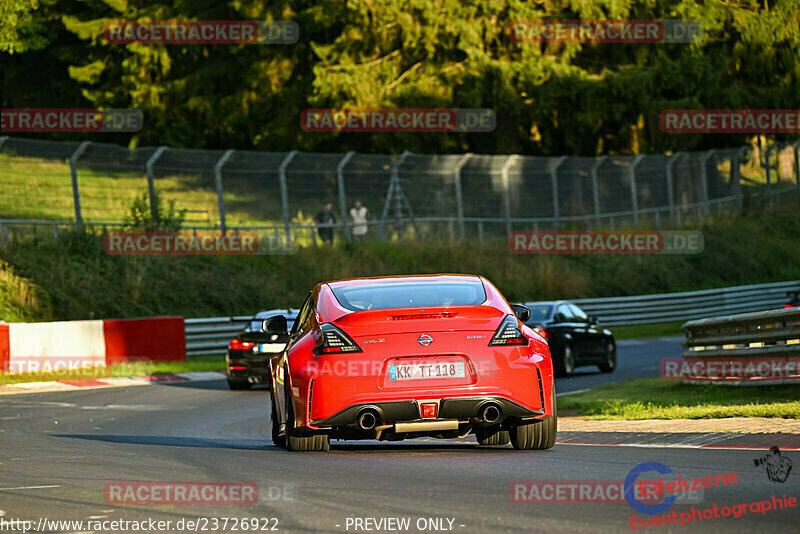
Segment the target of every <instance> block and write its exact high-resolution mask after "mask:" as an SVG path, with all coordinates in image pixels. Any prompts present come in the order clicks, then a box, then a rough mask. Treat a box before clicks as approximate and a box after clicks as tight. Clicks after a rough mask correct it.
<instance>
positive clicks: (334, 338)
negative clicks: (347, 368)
mask: <svg viewBox="0 0 800 534" xmlns="http://www.w3.org/2000/svg"><path fill="white" fill-rule="evenodd" d="M320 328H321V329H322V343H321V344H320V345H317V346H316V347H314V349H313V350H312V351H311V352H313V353H314V355H316V356H319V355H321V354H342V353H346V352H361V349H360V348H359V346H358V345H356V344H355V342H354V341H353V340H352V339H350V336H348V335H347V334H345V333H344V332H342V331H341V330H339V329H338V328H336V327H335V326H333V325H332V324H330V323H325V324H323V325H322V326H321V327H320Z"/></svg>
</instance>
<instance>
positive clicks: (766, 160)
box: [764, 143, 778, 196]
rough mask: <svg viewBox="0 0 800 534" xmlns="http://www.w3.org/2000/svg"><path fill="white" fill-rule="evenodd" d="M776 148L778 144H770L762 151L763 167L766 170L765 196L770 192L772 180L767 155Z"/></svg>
mask: <svg viewBox="0 0 800 534" xmlns="http://www.w3.org/2000/svg"><path fill="white" fill-rule="evenodd" d="M775 148H778V143H772V144H771V145H769V146H768V147H767V150H765V151H764V166H765V167H766V168H767V196H769V194H770V193H771V192H772V179H771V177H770V172H769V155H770V153H771V152H772V150H773V149H775Z"/></svg>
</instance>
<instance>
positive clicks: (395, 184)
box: [378, 150, 411, 241]
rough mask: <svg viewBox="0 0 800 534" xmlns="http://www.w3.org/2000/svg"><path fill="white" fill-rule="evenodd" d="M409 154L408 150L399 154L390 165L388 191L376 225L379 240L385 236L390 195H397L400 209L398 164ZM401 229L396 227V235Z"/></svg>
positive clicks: (399, 233) (390, 200)
mask: <svg viewBox="0 0 800 534" xmlns="http://www.w3.org/2000/svg"><path fill="white" fill-rule="evenodd" d="M410 154H411V152H409V151H408V150H406V151H405V152H403V153H402V154H400V157H399V158H397V161H396V162H395V164H394V165H392V170H391V171H390V173H391V178H389V191H387V192H386V202H384V204H383V213H381V222H380V225H379V226H378V237H379V239H380V240H381V241H383V240H384V238H385V236H386V217H388V216H389V207H390V206H391V203H392V195H397V202H398V203H400V204H398V206H399V208H398V209H402V208H401V206H402V199H401V198H400V193H401V191H400V165H402V164H403V161H405V159H406V158H407V157H408V156H409V155H410ZM395 189H396V191H395ZM399 218H400V214H399V213H398V223H399ZM401 234H402V231H401V230H400V228H398V229H397V235H398V236H400V235H401Z"/></svg>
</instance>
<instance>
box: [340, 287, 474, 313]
mask: <svg viewBox="0 0 800 534" xmlns="http://www.w3.org/2000/svg"><path fill="white" fill-rule="evenodd" d="M331 290H332V291H333V294H334V295H335V296H336V299H337V300H338V301H339V303H340V304H341V305H342V306H344V307H345V308H347V309H348V310H353V311H361V310H382V309H388V308H415V307H418V306H426V307H427V306H470V305H474V304H482V303H483V302H484V301H485V300H486V291H485V290H484V289H483V283H481V281H480V280H477V279H476V280H463V281H458V282H392V283H386V284H364V285H359V286H347V287H339V288H336V289H333V288H332V289H331Z"/></svg>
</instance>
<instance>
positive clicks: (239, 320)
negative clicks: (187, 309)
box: [184, 308, 298, 356]
mask: <svg viewBox="0 0 800 534" xmlns="http://www.w3.org/2000/svg"><path fill="white" fill-rule="evenodd" d="M273 312H274V313H273ZM287 312H288V313H289V314H296V313H297V312H298V310H296V309H293V308H281V309H276V310H270V311H269V312H267V313H270V314H273V315H277V314H280V313H287ZM252 318H253V316H252V315H238V316H234V317H208V318H204V319H186V320H185V321H184V329H185V333H186V355H187V356H202V355H205V354H219V355H222V354H224V353H225V349H227V348H228V343H230V341H231V339H233V336H235V335H236V334H237V333H239V332H240V331H241V330H242V328H244V326H245V325H246V324H247V321H249V320H251V319H252ZM290 324H291V321H290Z"/></svg>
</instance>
